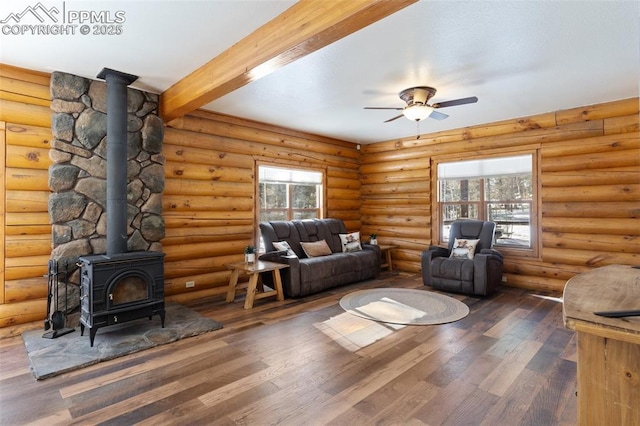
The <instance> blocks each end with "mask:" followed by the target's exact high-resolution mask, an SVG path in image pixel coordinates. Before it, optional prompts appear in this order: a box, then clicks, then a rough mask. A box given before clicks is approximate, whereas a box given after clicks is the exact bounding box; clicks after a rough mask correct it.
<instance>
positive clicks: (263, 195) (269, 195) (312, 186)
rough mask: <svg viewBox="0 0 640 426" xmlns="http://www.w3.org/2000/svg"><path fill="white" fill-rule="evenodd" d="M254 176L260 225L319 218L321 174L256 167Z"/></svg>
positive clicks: (320, 213)
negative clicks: (257, 176)
mask: <svg viewBox="0 0 640 426" xmlns="http://www.w3.org/2000/svg"><path fill="white" fill-rule="evenodd" d="M258 175H259V188H258V217H259V220H260V222H264V221H270V220H294V219H314V218H320V217H322V181H323V175H322V173H321V172H316V171H310V170H304V169H287V168H280V167H271V166H259V167H258Z"/></svg>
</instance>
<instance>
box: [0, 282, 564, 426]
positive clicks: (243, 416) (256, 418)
mask: <svg viewBox="0 0 640 426" xmlns="http://www.w3.org/2000/svg"><path fill="white" fill-rule="evenodd" d="M372 287H405V288H421V289H426V287H424V286H423V285H422V279H421V277H420V276H418V275H415V274H406V273H397V272H385V273H383V274H381V276H380V277H379V279H376V280H371V281H366V282H363V283H359V284H354V285H349V286H345V287H340V288H338V289H334V290H333V291H330V292H324V293H321V294H318V295H314V296H311V297H308V298H305V299H299V300H296V299H287V300H285V301H283V302H277V301H274V300H270V299H265V300H260V301H257V302H256V304H255V307H254V309H253V310H250V311H245V310H244V309H243V303H244V300H243V297H238V298H237V300H236V301H235V302H234V303H230V304H227V303H225V302H224V295H223V294H221V295H220V296H215V297H210V298H207V299H203V300H199V301H194V302H189V303H186V305H187V306H189V307H191V308H192V309H194V310H196V311H198V312H200V313H202V314H203V315H206V316H209V317H211V318H214V319H216V320H218V321H221V322H222V323H223V324H224V328H223V329H222V330H218V331H215V332H212V333H208V334H206V335H202V336H197V337H193V338H189V339H185V340H182V341H179V342H175V343H172V344H169V345H165V346H161V347H157V348H153V349H150V350H147V351H144V352H140V353H137V354H133V355H129V356H126V357H123V358H119V359H116V360H113V361H109V362H105V363H101V364H98V365H95V366H91V367H88V368H85V369H83V370H79V371H76V372H72V373H68V374H65V375H62V376H59V377H54V378H51V379H47V380H44V381H41V382H37V381H36V380H35V379H34V378H33V376H32V375H31V372H30V371H29V366H28V360H27V357H26V353H25V350H24V346H23V343H22V339H21V338H20V337H15V338H8V339H3V340H0V360H1V363H0V423H1V424H3V425H19V424H43V425H53V424H65V425H66V424H103V425H129V424H142V425H153V426H158V425H169V424H181V425H186V424H189V425H192V424H193V425H197V424H219V425H237V424H239V425H270V424H282V425H350V426H353V425H373V424H376V425H426V424H428V425H492V426H493V425H573V424H575V423H576V419H577V411H576V409H577V404H576V396H575V392H576V343H575V335H574V333H573V332H572V331H570V330H567V329H565V328H564V327H563V324H562V304H561V303H559V301H557V300H554V299H553V298H549V297H540V295H535V294H533V293H531V292H528V291H525V290H520V289H514V288H502V289H501V290H500V291H499V292H498V293H497V294H496V295H494V296H492V297H489V298H475V297H466V296H462V295H458V296H455V297H456V298H457V299H459V300H461V301H462V302H464V303H466V304H467V305H468V306H469V308H470V314H469V316H467V317H466V318H464V319H462V320H460V321H458V322H456V323H453V324H445V325H438V326H390V325H385V324H379V323H376V322H372V321H367V320H364V319H361V318H359V317H356V316H353V315H350V314H347V313H345V312H344V311H343V310H342V309H341V308H340V306H339V305H338V300H339V299H340V298H341V297H342V296H343V295H344V294H346V293H348V292H350V291H354V290H356V289H362V288H372ZM99 334H100V333H99V332H98V335H97V337H96V339H99V337H100V336H99Z"/></svg>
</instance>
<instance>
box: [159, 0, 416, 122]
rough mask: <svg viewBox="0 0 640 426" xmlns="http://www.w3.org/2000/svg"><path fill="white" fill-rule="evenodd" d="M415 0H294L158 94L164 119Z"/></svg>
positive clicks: (217, 95) (185, 112)
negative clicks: (277, 13)
mask: <svg viewBox="0 0 640 426" xmlns="http://www.w3.org/2000/svg"><path fill="white" fill-rule="evenodd" d="M417 1H418V0H394V1H385V0H339V1H338V0H336V1H331V2H328V1H325V0H300V1H299V2H297V3H296V4H294V5H293V6H291V7H290V8H289V9H287V10H286V11H284V12H283V13H282V14H280V15H278V16H277V17H275V18H274V19H273V20H271V21H269V22H268V23H266V24H265V25H263V26H262V27H260V28H258V29H257V30H255V31H254V32H253V33H251V34H250V35H248V36H247V37H245V38H244V39H242V40H240V41H239V42H238V43H236V44H234V45H233V46H231V47H230V48H229V49H227V50H226V51H224V52H222V53H221V54H220V55H218V56H217V57H215V58H213V59H212V60H211V61H209V62H208V63H206V64H205V65H203V66H202V67H200V68H198V69H197V70H195V71H194V72H192V73H191V74H189V75H188V76H186V77H185V78H183V79H182V80H180V81H178V82H177V83H175V84H174V85H173V86H171V87H170V88H168V89H167V90H166V91H165V92H164V93H162V95H161V96H160V113H161V116H162V118H163V119H164V121H165V123H168V122H170V121H171V120H173V119H176V118H178V117H181V116H183V115H185V114H188V113H189V112H191V111H194V110H196V109H198V108H200V107H202V106H204V105H206V104H208V103H209V102H212V101H214V100H215V99H218V98H220V97H222V96H224V95H226V94H228V93H230V92H232V91H234V90H236V89H238V88H240V87H242V86H245V85H247V84H249V83H251V82H252V81H255V80H257V79H259V78H261V77H264V76H265V75H267V74H270V73H272V72H273V71H275V70H277V69H279V68H281V67H283V66H285V65H287V64H289V63H291V62H293V61H295V60H297V59H300V58H302V57H304V56H306V55H308V54H310V53H312V52H315V51H316V50H319V49H321V48H323V47H324V46H327V45H329V44H331V43H333V42H334V41H337V40H339V39H341V38H343V37H346V36H348V35H349V34H352V33H354V32H356V31H358V30H360V29H362V28H364V27H366V26H368V25H370V24H372V23H374V22H377V21H379V20H381V19H383V18H385V17H386V16H389V15H391V14H393V13H395V12H397V11H398V10H401V9H403V8H405V7H406V6H409V5H410V4H413V3H415V2H417Z"/></svg>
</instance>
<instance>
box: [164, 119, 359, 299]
mask: <svg viewBox="0 0 640 426" xmlns="http://www.w3.org/2000/svg"><path fill="white" fill-rule="evenodd" d="M356 148H357V147H356V145H355V144H352V143H347V142H342V141H337V140H333V139H328V138H322V137H318V136H312V135H308V134H303V133H298V132H294V131H288V130H285V129H281V128H277V127H273V126H268V125H264V124H258V123H255V122H251V121H247V120H242V119H238V118H232V117H228V116H223V115H219V114H213V113H208V112H204V111H197V112H194V113H192V114H191V115H187V116H185V117H182V118H179V119H176V120H173V121H172V122H171V123H169V124H168V126H167V127H166V128H165V138H164V155H165V157H166V160H167V162H166V167H165V179H166V184H165V191H164V194H163V216H164V218H165V224H166V237H165V239H164V240H163V241H162V244H163V249H164V252H165V253H166V257H165V291H166V294H167V295H168V297H169V299H173V300H185V299H189V298H197V297H203V296H205V295H211V294H220V295H222V294H223V293H224V292H226V288H227V285H228V283H229V275H230V272H229V271H228V270H227V269H226V267H225V265H226V264H227V263H229V262H233V261H240V260H242V259H243V256H244V255H243V249H244V247H245V246H246V245H248V244H256V241H255V238H256V231H257V228H258V224H257V222H256V212H255V197H256V193H255V191H256V187H255V183H256V179H255V177H256V173H257V170H256V164H257V163H260V164H265V163H270V164H274V165H283V166H292V167H305V168H313V169H320V170H323V171H324V172H325V175H326V191H325V194H326V195H327V199H326V203H325V205H326V209H327V211H326V213H325V215H326V216H330V217H338V218H341V219H343V220H344V221H345V223H346V225H347V227H348V228H349V229H350V230H359V229H360V213H359V208H360V202H359V196H360V180H359V172H358V166H359V156H360V153H359V152H358V150H357V149H356ZM187 281H194V282H195V287H193V288H186V282H187Z"/></svg>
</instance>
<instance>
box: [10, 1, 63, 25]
mask: <svg viewBox="0 0 640 426" xmlns="http://www.w3.org/2000/svg"><path fill="white" fill-rule="evenodd" d="M58 13H60V11H59V10H58V8H57V7H55V6H54V7H52V8H51V9H47V8H46V7H44V6H43V5H42V3H40V2H38V3H37V4H36V5H35V6H27V7H26V8H25V9H24V10H23V11H22V12H20V13H13V12H12V13H10V14H9V15H8V16H7V17H6V18H5V19H0V24H6V23H8V22H9V21H13V22H14V23H16V24H17V23H19V22H20V21H21V20H22V18H25V16H26V17H29V16H33V17H35V18H36V19H37V20H38V21H39V22H40V23H44V22H45V20H47V19H49V20H50V21H52V22H53V23H57V22H58V18H57V17H56V16H55V15H57V14H58ZM25 19H26V18H25Z"/></svg>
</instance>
